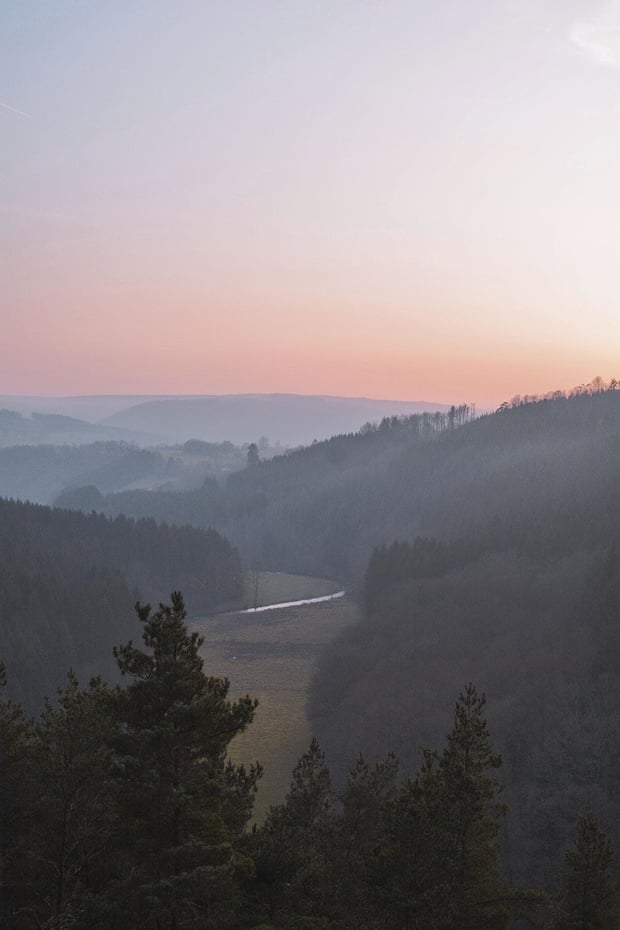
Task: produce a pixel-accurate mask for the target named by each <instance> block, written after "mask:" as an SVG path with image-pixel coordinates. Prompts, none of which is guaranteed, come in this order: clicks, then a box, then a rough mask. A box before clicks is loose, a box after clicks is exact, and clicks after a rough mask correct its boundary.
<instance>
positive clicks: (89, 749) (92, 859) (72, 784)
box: [29, 671, 115, 927]
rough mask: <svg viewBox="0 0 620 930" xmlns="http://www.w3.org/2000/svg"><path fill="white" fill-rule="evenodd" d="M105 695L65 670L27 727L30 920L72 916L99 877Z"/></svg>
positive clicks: (109, 798) (108, 752)
mask: <svg viewBox="0 0 620 930" xmlns="http://www.w3.org/2000/svg"><path fill="white" fill-rule="evenodd" d="M112 702H113V692H112V691H111V690H110V689H109V688H108V687H107V686H106V685H105V684H104V683H103V682H102V681H101V680H100V679H98V678H95V679H93V680H92V681H91V682H90V685H89V687H88V688H86V689H85V690H82V689H81V688H80V684H79V681H78V679H77V676H76V675H75V674H74V673H73V672H71V671H70V672H69V674H68V676H67V684H66V685H65V687H64V688H60V689H59V690H58V696H57V701H56V703H54V704H52V702H51V701H49V700H46V702H45V707H44V709H43V712H42V714H41V716H40V719H39V721H38V722H37V724H36V726H35V728H34V736H35V741H34V757H33V766H32V770H31V774H32V776H33V777H36V790H37V796H36V801H35V802H34V805H33V807H34V815H35V822H34V825H33V829H32V835H31V846H30V859H31V863H32V865H33V867H34V875H35V878H34V880H33V884H32V888H31V900H30V907H29V911H30V913H31V914H32V915H33V917H34V918H35V919H36V924H37V926H39V925H40V926H50V927H55V926H59V927H64V926H75V925H76V924H79V921H80V915H81V914H82V911H83V908H84V901H85V898H88V897H89V896H90V895H92V894H96V893H97V891H98V890H99V885H100V882H101V881H102V880H103V881H105V878H104V877H103V878H102V871H103V872H104V873H105V861H106V857H107V855H108V852H109V846H110V842H111V834H112V829H113V810H114V803H115V796H114V785H113V780H112V777H111V763H112V748H111V747H112V742H113V733H114V731H115V723H114V720H113V717H112Z"/></svg>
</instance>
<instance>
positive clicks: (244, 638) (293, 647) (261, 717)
mask: <svg viewBox="0 0 620 930" xmlns="http://www.w3.org/2000/svg"><path fill="white" fill-rule="evenodd" d="M253 582H254V579H253V578H252V573H250V572H248V573H247V575H246V578H245V592H244V596H243V598H242V600H243V604H244V606H245V605H247V604H249V603H251V602H252V599H253V591H254V584H253ZM338 590H339V586H338V584H337V583H335V582H333V581H330V580H329V579H324V578H310V577H307V576H303V575H287V574H284V573H280V572H260V573H259V577H258V592H259V604H260V605H264V604H271V603H279V602H281V601H292V600H302V599H304V598H308V597H320V596H322V595H324V594H332V593H335V592H336V591H338ZM238 606H239V609H242V607H241V605H238ZM357 611H358V607H357V604H356V603H355V601H354V600H353V599H352V598H351V597H349V596H345V597H343V598H339V599H337V600H334V601H327V602H324V603H322V604H308V605H304V606H301V607H288V608H285V609H281V610H269V611H264V612H260V613H249V614H243V613H229V614H219V615H215V616H211V617H209V616H201V617H195V618H192V620H191V626H192V629H195V630H198V632H200V634H201V635H202V636H204V645H203V647H202V650H201V654H202V656H203V658H204V661H205V671H206V672H207V674H209V675H215V676H218V677H226V678H228V679H229V680H230V684H231V688H230V693H231V697H233V698H235V697H238V696H240V695H243V694H246V693H247V694H250V695H251V696H252V697H255V698H257V699H258V701H259V706H258V710H257V712H256V716H255V719H254V722H253V723H252V725H251V726H250V727H249V728H248V729H247V730H246V732H245V733H242V734H241V735H240V736H238V737H237V738H236V739H235V740H234V741H233V743H232V744H231V747H230V755H231V757H232V758H233V759H234V761H236V762H244V763H246V765H247V764H249V763H250V762H254V761H256V760H258V761H259V762H260V763H261V765H262V766H263V767H264V776H263V779H262V781H261V786H260V789H259V792H258V796H257V800H256V807H255V818H256V820H257V821H260V820H262V819H263V818H264V816H265V814H266V812H267V811H268V809H269V806H270V805H271V804H277V803H280V802H281V801H282V800H283V798H284V796H285V794H286V791H287V789H288V786H289V783H290V777H291V769H292V768H293V766H294V765H295V763H296V761H297V759H298V758H299V757H300V756H301V754H302V753H303V752H305V750H306V749H307V748H308V745H309V743H310V739H311V737H312V733H311V730H310V724H309V722H308V718H307V714H306V703H307V697H308V689H309V686H310V680H311V677H312V673H313V671H314V667H315V662H316V659H317V657H318V655H319V653H320V652H321V650H322V649H323V647H324V646H325V645H326V644H327V643H329V642H331V640H333V639H334V637H335V636H337V635H338V633H340V631H341V630H342V629H344V628H345V627H346V626H349V625H350V624H352V623H354V622H356V620H357V619H358V614H357Z"/></svg>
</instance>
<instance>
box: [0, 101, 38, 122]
mask: <svg viewBox="0 0 620 930" xmlns="http://www.w3.org/2000/svg"><path fill="white" fill-rule="evenodd" d="M0 107H2V109H3V110H10V111H11V113H17V115H18V116H25V117H26V119H32V116H31V115H30V113H24V111H23V110H16V109H15V107H10V106H9V105H8V103H2V102H0Z"/></svg>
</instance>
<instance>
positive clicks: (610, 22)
mask: <svg viewBox="0 0 620 930" xmlns="http://www.w3.org/2000/svg"><path fill="white" fill-rule="evenodd" d="M570 40H571V42H573V44H574V45H576V46H577V48H579V49H581V51H582V52H584V53H585V54H586V55H588V56H589V57H590V58H591V59H592V60H593V61H594V62H596V64H598V65H601V66H602V67H604V68H620V0H608V2H607V3H605V5H604V6H603V7H602V8H601V10H600V12H599V13H598V15H596V16H595V17H593V18H592V19H590V20H587V21H585V20H584V21H578V22H576V23H574V24H573V26H572V27H571V30H570Z"/></svg>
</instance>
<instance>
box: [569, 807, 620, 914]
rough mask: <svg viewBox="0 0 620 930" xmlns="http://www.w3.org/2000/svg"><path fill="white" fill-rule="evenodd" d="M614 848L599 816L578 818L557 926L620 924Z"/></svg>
mask: <svg viewBox="0 0 620 930" xmlns="http://www.w3.org/2000/svg"><path fill="white" fill-rule="evenodd" d="M618 891H619V884H618V871H617V863H616V857H615V854H614V851H613V849H612V847H611V844H610V842H609V840H608V838H607V836H606V835H605V834H604V833H603V831H602V830H601V828H600V826H599V823H598V821H597V819H596V817H594V816H592V815H591V814H590V815H587V816H582V817H580V818H579V820H578V821H577V838H576V840H575V846H574V848H573V849H571V850H569V851H568V852H567V854H566V859H565V864H564V872H563V875H562V891H561V894H560V896H559V899H558V902H557V905H558V906H557V911H558V913H557V919H556V924H555V927H556V930H616V928H617V927H618V925H619V924H620V907H619V904H618Z"/></svg>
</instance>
